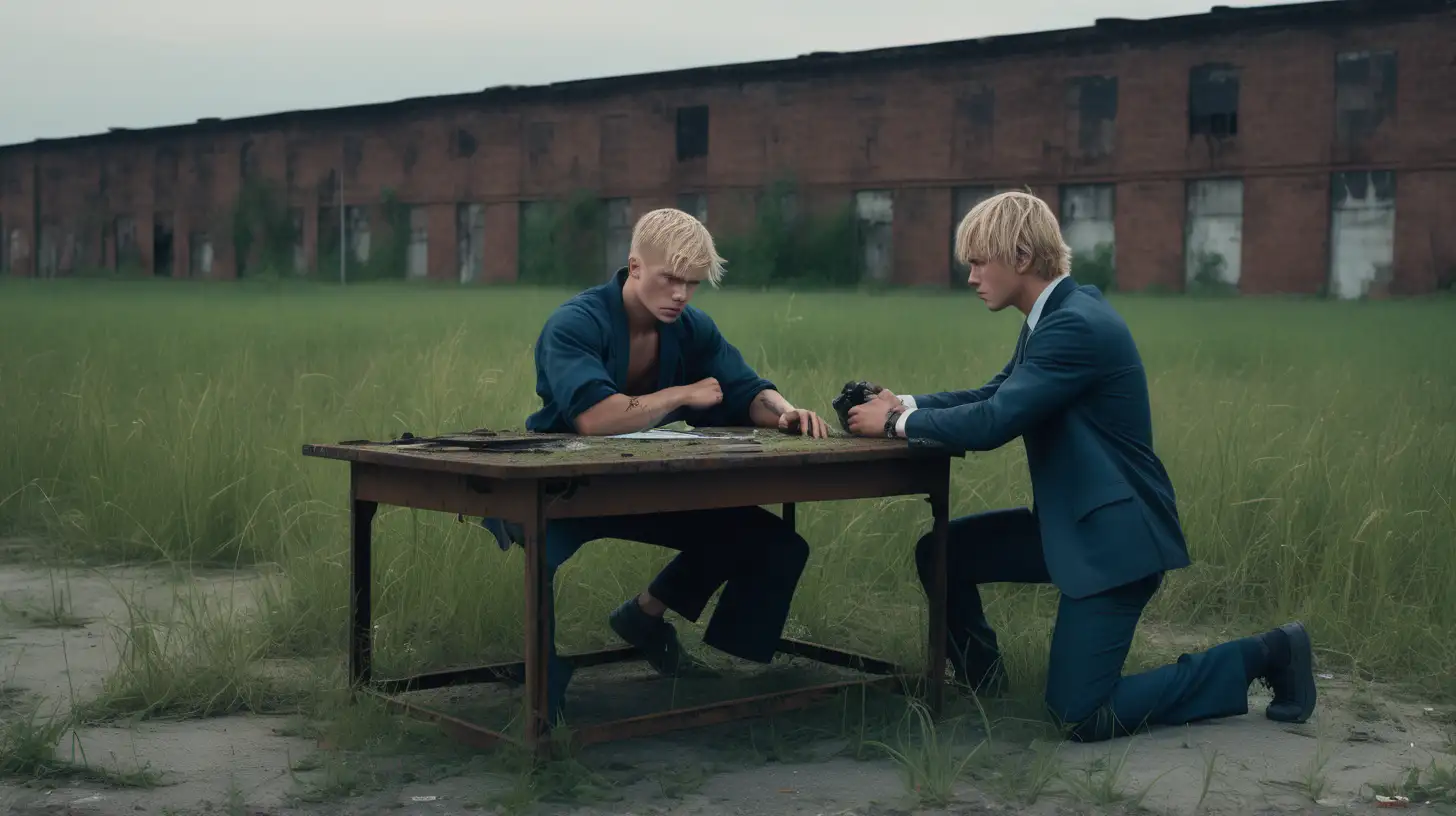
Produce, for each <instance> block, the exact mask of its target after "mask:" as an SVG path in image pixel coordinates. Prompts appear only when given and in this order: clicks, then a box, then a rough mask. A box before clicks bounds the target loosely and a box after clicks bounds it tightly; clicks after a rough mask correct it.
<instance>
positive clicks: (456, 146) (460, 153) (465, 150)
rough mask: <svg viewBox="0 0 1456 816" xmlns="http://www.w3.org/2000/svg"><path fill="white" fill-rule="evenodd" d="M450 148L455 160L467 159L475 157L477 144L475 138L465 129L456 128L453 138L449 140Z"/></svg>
mask: <svg viewBox="0 0 1456 816" xmlns="http://www.w3.org/2000/svg"><path fill="white" fill-rule="evenodd" d="M450 146H451V148H452V149H453V152H454V154H455V156H456V158H461V159H468V158H470V157H471V156H474V155H475V148H476V146H477V142H476V141H475V136H474V134H472V133H471V132H470V131H468V130H466V129H465V128H456V129H455V136H454V138H452V139H451V142H450Z"/></svg>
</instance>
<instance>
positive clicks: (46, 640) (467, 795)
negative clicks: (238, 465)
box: [0, 566, 1456, 816]
mask: <svg viewBox="0 0 1456 816" xmlns="http://www.w3.org/2000/svg"><path fill="white" fill-rule="evenodd" d="M187 580H188V581H189V582H190V583H191V584H192V585H194V586H200V587H203V588H205V589H206V590H207V591H208V592H209V593H212V594H216V595H218V596H220V597H224V596H233V595H238V596H239V597H241V596H242V594H244V593H245V591H246V580H245V579H243V580H240V579H239V578H238V577H237V576H233V575H228V574H215V575H207V576H202V577H196V576H194V577H191V578H189V579H187ZM176 588H177V584H176V583H175V580H174V579H172V578H170V577H169V576H167V575H165V574H161V573H157V572H153V571H148V570H138V569H125V570H108V571H104V572H101V571H84V570H68V571H67V573H66V574H65V575H63V576H58V573H56V572H53V571H50V570H46V569H40V568H34V567H26V566H4V567H0V688H3V690H4V696H3V703H0V721H4V720H5V718H6V717H7V716H10V717H14V716H18V715H17V713H16V712H18V711H21V710H22V708H21V707H20V706H19V705H18V704H17V701H18V700H20V699H22V698H24V699H40V700H43V701H44V703H45V705H44V708H43V709H42V710H43V712H44V713H49V712H51V711H52V710H55V711H60V712H64V711H66V710H67V709H68V708H69V706H71V705H72V704H74V703H80V702H84V701H86V700H88V699H90V698H91V697H93V696H94V695H95V694H96V693H97V691H98V690H99V689H100V688H101V683H102V681H103V679H104V678H105V677H106V676H107V674H108V672H109V671H110V670H111V668H112V667H113V666H115V665H116V661H117V655H118V648H117V640H116V637H115V631H114V627H115V625H116V624H118V623H121V622H124V621H125V620H126V616H127V610H128V604H133V605H135V604H141V605H145V606H146V607H147V608H151V609H165V608H166V607H167V605H168V604H169V603H170V602H171V600H170V599H171V598H172V597H173V595H174V592H175V590H176ZM58 598H59V599H63V600H64V603H62V602H60V601H59V600H58ZM791 670H792V669H791ZM664 682H666V681H654V680H652V679H649V678H648V677H647V676H646V674H645V670H642V669H636V668H630V667H622V668H617V669H611V670H604V673H602V674H600V675H595V674H594V675H593V676H592V677H583V678H581V679H579V680H578V681H577V683H574V684H573V688H574V690H575V695H574V696H575V697H577V698H581V697H585V698H587V699H588V700H593V699H594V700H596V704H597V706H598V707H603V706H607V705H608V704H609V703H610V702H611V699H612V696H613V694H625V693H627V692H622V691H620V690H621V689H628V690H629V691H630V690H635V693H639V694H645V695H648V696H650V695H651V694H652V693H653V692H652V689H653V688H660V687H657V686H654V683H658V684H660V683H664ZM1320 683H1321V694H1322V707H1321V709H1320V710H1319V712H1318V713H1317V715H1316V717H1315V718H1314V719H1313V720H1311V722H1310V723H1308V724H1306V725H1302V726H1284V725H1280V724H1276V723H1272V722H1270V721H1268V720H1266V719H1265V718H1264V716H1263V713H1262V711H1263V704H1264V699H1262V698H1258V697H1255V698H1254V699H1253V700H1252V701H1251V708H1250V713H1249V714H1248V715H1246V716H1244V717H1239V718H1232V719H1227V720H1223V721H1218V722H1213V723H1208V724H1202V725H1197V726H1193V727H1187V728H1170V729H1159V730H1155V731H1152V732H1150V733H1147V734H1144V735H1141V736H1138V737H1135V738H1132V739H1122V740H1115V741H1112V742H1109V743H1101V744H1097V745H1090V746H1084V745H1072V744H1061V745H1052V744H1047V745H1041V746H1028V745H1025V744H1019V745H1018V744H1012V745H1009V746H997V747H993V748H988V749H986V751H985V752H984V754H982V755H981V756H979V757H977V758H976V760H977V761H978V762H979V763H980V764H979V765H978V766H977V767H978V768H979V769H980V773H979V774H978V775H977V778H978V779H979V780H980V781H979V782H972V781H962V782H960V783H957V784H956V785H955V787H954V794H955V795H954V799H953V801H951V802H950V803H949V804H945V805H942V806H941V807H939V808H931V807H926V806H922V805H920V804H917V799H916V798H915V796H914V795H913V792H912V791H911V789H910V786H909V785H907V782H906V777H905V774H904V773H903V772H902V770H901V767H900V766H898V765H897V764H896V763H894V762H892V761H890V760H889V759H887V758H885V757H884V755H883V754H874V753H870V754H866V755H865V756H864V757H858V758H857V757H854V756H850V755H849V754H850V753H852V752H851V751H848V750H847V745H848V742H849V741H848V740H846V739H845V738H843V737H842V736H834V735H832V734H826V735H824V736H823V737H821V738H819V739H803V738H798V739H796V740H795V741H794V743H793V744H792V745H791V746H786V745H782V744H776V743H775V741H774V737H773V735H772V734H771V733H770V732H768V731H765V730H762V729H758V730H749V731H746V730H745V727H744V726H736V728H737V730H736V731H731V732H730V731H727V730H724V731H721V732H719V731H686V732H679V733H677V734H673V735H669V736H664V737H659V738H650V739H639V740H634V741H631V742H623V743H615V744H609V745H604V746H595V747H593V748H590V749H587V750H586V751H585V752H584V753H583V754H582V755H581V756H580V758H579V761H578V763H569V764H568V767H566V768H565V769H564V770H561V771H559V772H558V778H557V779H556V780H555V781H554V783H552V784H555V785H556V786H557V787H558V788H559V789H560V790H562V791H567V792H568V793H569V795H566V796H564V797H562V799H563V801H551V800H550V798H549V797H548V798H547V799H546V800H545V801H542V800H541V798H540V797H539V796H536V795H527V796H523V795H522V794H521V791H522V787H521V784H520V777H519V775H513V774H512V773H511V772H510V771H509V770H503V769H502V766H501V764H500V763H499V762H496V761H493V760H490V759H488V758H486V757H484V756H479V755H475V756H472V755H470V754H468V753H465V752H460V753H456V754H453V755H451V756H450V757H449V758H448V759H440V758H439V757H438V755H435V754H428V753H422V754H420V755H418V756H413V757H412V756H410V755H409V754H408V753H403V754H399V755H395V756H375V757H373V758H371V759H369V760H368V761H366V760H364V759H359V758H350V757H343V756H340V755H331V754H330V753H329V752H328V751H327V750H326V749H327V746H324V749H325V750H321V746H320V743H319V740H318V739H317V738H314V737H309V736H305V735H304V734H303V733H302V732H301V731H300V728H299V726H298V723H297V722H296V721H294V720H293V718H290V717H262V716H234V717H220V718H213V719H207V720H198V721H180V722H175V721H174V722H169V721H152V722H144V723H139V724H134V725H126V726H124V727H104V728H83V729H79V731H78V732H76V733H70V732H68V733H67V734H65V735H64V736H63V737H62V738H61V740H60V742H59V746H58V752H57V757H58V758H60V759H67V760H72V761H75V762H83V761H84V762H85V763H88V764H89V765H91V766H93V767H105V768H109V769H111V770H113V771H116V772H119V773H128V772H133V771H136V770H138V769H145V770H148V771H150V772H152V773H155V774H158V775H159V779H158V782H159V784H157V785H154V786H147V787H139V788H127V787H117V786H114V785H105V784H97V783H90V782H87V783H64V784H58V785H54V786H53V785H50V784H46V783H41V782H36V781H34V780H26V779H21V778H15V777H12V778H10V779H6V780H3V781H0V813H15V814H71V813H75V814H105V815H107V816H111V815H112V814H118V815H119V814H135V813H148V814H191V813H228V814H250V816H256V815H257V814H267V816H284V814H310V816H314V815H318V816H323V815H325V814H327V815H329V816H332V814H354V813H360V814H363V813H390V814H422V815H423V814H457V813H489V812H507V811H518V812H533V811H534V812H541V813H560V814H574V815H579V816H599V815H600V814H608V813H613V814H616V813H634V814H684V815H686V814H703V815H704V816H728V814H756V813H774V814H806V815H807V814H813V815H814V816H823V815H825V814H892V813H893V814H902V813H912V812H934V811H937V810H938V811H939V812H948V813H1002V812H1005V813H1013V812H1014V813H1045V814H1053V813H1064V812H1099V813H1112V812H1126V811H1129V810H1133V809H1137V808H1143V809H1146V810H1148V811H1151V812H1155V813H1167V814H1184V813H1195V812H1203V813H1286V812H1287V813H1307V812H1337V811H1339V812H1345V811H1349V810H1356V811H1365V810H1367V809H1372V808H1374V807H1375V794H1374V792H1373V790H1372V788H1371V785H1382V784H1388V783H1394V782H1398V781H1400V780H1401V779H1402V778H1403V777H1405V775H1406V774H1407V772H1408V771H1409V770H1410V769H1412V768H1419V769H1425V768H1428V767H1430V766H1432V764H1433V763H1434V764H1435V766H1436V767H1437V768H1445V769H1447V771H1446V772H1447V773H1449V769H1450V768H1451V767H1453V765H1456V757H1453V756H1451V754H1450V753H1449V752H1451V751H1452V750H1456V747H1453V735H1456V729H1453V727H1452V725H1451V723H1452V720H1451V719H1450V714H1449V712H1447V711H1445V710H1442V709H1441V708H1440V707H1438V706H1429V705H1425V704H1423V703H1422V702H1421V701H1418V700H1417V701H1408V700H1404V699H1400V698H1397V697H1396V696H1394V695H1392V694H1387V693H1382V692H1381V691H1380V690H1378V689H1375V688H1370V687H1364V686H1359V687H1357V685H1356V684H1353V683H1351V682H1349V681H1347V680H1346V679H1344V678H1340V677H1333V676H1329V675H1322V677H1321V681H1320ZM594 689H600V690H601V693H600V695H593V690H594ZM612 689H617V690H619V691H616V692H613V691H611V690H612ZM481 693H482V694H495V695H509V694H511V693H513V692H510V691H504V690H494V691H490V692H481ZM658 693H661V692H660V690H659V692H658ZM450 694H452V695H454V697H452V699H453V700H454V701H455V702H456V703H457V704H459V705H462V706H465V707H466V708H468V707H470V706H472V705H483V703H482V702H481V701H482V699H483V698H474V699H472V698H470V697H469V696H468V695H466V693H465V692H451V693H450ZM462 695H465V696H462ZM585 705H588V706H590V705H591V703H587V704H585ZM730 733H731V736H730ZM744 734H750V735H756V736H751V738H750V739H745V738H744ZM760 740H761V741H760ZM1013 742H1014V741H1013ZM3 760H4V757H3V756H0V766H3V764H4V762H3ZM1448 779H1449V778H1448ZM379 780H385V782H386V784H382V785H381V784H377V783H378V782H379ZM987 780H991V781H993V782H996V784H989V783H987ZM371 781H373V782H375V783H376V784H369V782H371ZM540 784H545V783H540ZM1038 790H1040V792H1041V795H1040V796H1038V797H1032V796H1030V795H1029V794H1031V793H1032V792H1035V791H1038ZM1033 798H1034V799H1035V801H1034V802H1030V801H1029V800H1031V799H1033ZM1412 807H1415V805H1412ZM1433 807H1440V806H1433Z"/></svg>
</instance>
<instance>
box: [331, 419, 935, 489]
mask: <svg viewBox="0 0 1456 816" xmlns="http://www.w3.org/2000/svg"><path fill="white" fill-rule="evenodd" d="M689 433H694V434H700V435H701V436H700V437H699V438H694V439H672V440H667V439H616V438H612V437H590V436H577V435H575V434H538V433H530V432H522V431H499V432H496V431H487V430H478V431H470V432H465V433H455V434H445V435H441V436H434V437H429V438H420V439H417V440H416V439H401V440H394V441H391V442H367V441H354V442H340V443H337V444H317V445H304V446H303V453H304V455H305V456H314V457H320V458H324V459H341V460H345V461H349V462H363V463H369V464H378V465H389V466H393V467H403V468H415V469H420V470H433V471H437V472H448V473H460V474H465V475H471V476H484V477H487V478H495V479H543V478H563V477H572V476H596V475H612V474H630V473H664V472H667V473H672V472H693V471H710V470H723V469H727V468H749V467H786V466H787V467H793V466H802V465H816V464H830V463H837V462H865V461H890V460H896V459H924V458H931V459H935V458H946V457H947V456H950V455H951V454H948V453H946V452H945V451H940V450H935V449H926V448H916V447H911V446H909V445H907V444H906V443H905V442H904V440H897V439H865V438H862V437H855V436H850V435H848V434H844V433H843V432H841V431H837V430H836V431H835V432H834V435H833V436H831V437H830V438H828V439H813V438H809V437H803V436H799V435H796V434H794V435H791V434H785V433H781V432H780V431H778V430H775V429H765V428H712V429H697V430H692V431H689Z"/></svg>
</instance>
